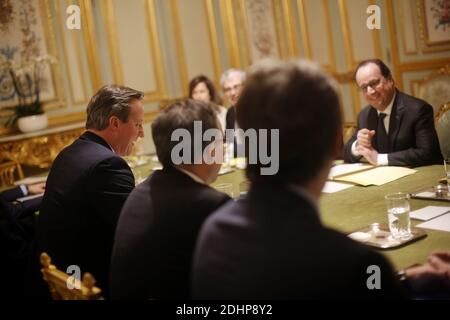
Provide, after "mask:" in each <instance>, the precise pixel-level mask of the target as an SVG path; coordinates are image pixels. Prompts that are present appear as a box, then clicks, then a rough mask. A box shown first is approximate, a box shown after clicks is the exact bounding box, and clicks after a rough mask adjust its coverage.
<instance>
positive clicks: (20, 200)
mask: <svg viewBox="0 0 450 320" xmlns="http://www.w3.org/2000/svg"><path fill="white" fill-rule="evenodd" d="M43 195H44V193H39V194H33V195H31V196H26V197H22V198H17V199H16V201H19V202H25V201H28V200H31V199H35V198H39V197H42V196H43Z"/></svg>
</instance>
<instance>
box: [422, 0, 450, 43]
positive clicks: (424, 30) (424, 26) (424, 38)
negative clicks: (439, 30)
mask: <svg viewBox="0 0 450 320" xmlns="http://www.w3.org/2000/svg"><path fill="white" fill-rule="evenodd" d="M424 1H425V0H417V15H418V17H419V26H420V39H421V44H422V51H423V52H439V51H447V50H450V40H448V41H443V42H436V43H430V42H429V41H428V39H427V34H428V28H427V24H426V17H425V15H426V13H425V2H424Z"/></svg>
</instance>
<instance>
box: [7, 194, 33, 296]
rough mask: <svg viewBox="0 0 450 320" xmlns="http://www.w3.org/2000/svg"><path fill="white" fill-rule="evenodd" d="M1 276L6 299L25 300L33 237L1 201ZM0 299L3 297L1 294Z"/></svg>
mask: <svg viewBox="0 0 450 320" xmlns="http://www.w3.org/2000/svg"><path fill="white" fill-rule="evenodd" d="M0 254H1V256H2V263H0V274H2V275H4V276H3V279H2V292H3V294H6V295H7V296H5V297H4V298H7V299H17V298H25V297H26V294H25V292H26V290H27V289H28V288H29V283H26V279H25V275H26V272H27V267H28V259H29V257H30V254H31V236H30V234H29V233H28V232H26V230H25V229H24V228H23V227H22V226H21V225H20V224H19V222H18V221H17V220H16V219H15V218H14V216H12V215H11V212H10V210H9V208H8V207H7V206H6V203H5V202H1V201H0ZM0 298H3V295H2V294H1V293H0Z"/></svg>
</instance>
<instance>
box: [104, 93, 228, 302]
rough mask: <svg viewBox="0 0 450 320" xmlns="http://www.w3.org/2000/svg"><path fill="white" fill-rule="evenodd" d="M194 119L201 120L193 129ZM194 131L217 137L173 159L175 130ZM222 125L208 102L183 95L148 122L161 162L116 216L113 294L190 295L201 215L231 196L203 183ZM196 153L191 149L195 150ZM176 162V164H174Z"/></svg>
mask: <svg viewBox="0 0 450 320" xmlns="http://www.w3.org/2000/svg"><path fill="white" fill-rule="evenodd" d="M194 121H201V124H202V130H201V132H196V133H194V132H195V129H194ZM177 129H178V130H184V131H185V132H189V136H190V138H187V139H188V141H189V144H191V143H192V145H194V144H195V139H194V137H195V134H202V135H203V133H204V132H205V131H207V130H208V129H217V130H218V133H219V134H218V137H219V141H217V140H216V141H214V142H209V141H208V142H203V145H199V146H198V147H199V148H201V150H199V151H201V152H200V153H199V155H200V157H199V158H196V157H195V155H193V156H192V157H189V159H190V160H189V161H187V162H188V163H185V162H182V163H179V161H174V159H173V152H174V151H175V149H174V148H175V145H176V143H177V142H175V141H173V138H172V137H173V135H172V134H173V133H174V132H175V130H177ZM220 130H221V125H220V123H219V121H218V119H217V117H216V114H215V111H214V109H213V106H211V105H210V104H208V103H206V102H201V101H194V100H187V101H183V102H179V103H176V104H173V105H171V106H169V107H168V108H166V109H164V110H163V111H162V112H161V113H160V114H159V115H158V117H157V118H156V120H155V121H154V122H153V123H152V135H153V139H154V141H155V146H156V153H157V155H158V158H159V160H160V161H161V163H162V164H163V169H162V170H157V171H155V172H154V173H153V174H152V175H151V176H150V177H149V178H148V179H147V180H145V181H144V182H142V183H141V184H140V185H138V186H137V187H136V189H134V190H133V192H132V193H131V194H130V196H129V197H128V199H127V201H126V203H125V205H124V207H123V209H122V213H121V215H120V219H119V223H118V226H117V230H116V235H115V241H114V249H113V257H112V262H111V271H112V274H111V293H112V297H113V298H115V299H168V298H181V299H186V298H189V297H190V295H189V292H190V271H191V264H192V255H193V250H194V245H195V242H196V240H197V234H198V231H199V229H200V226H201V225H202V223H203V221H204V220H205V218H206V217H207V216H208V215H209V214H210V213H211V212H213V211H214V210H216V209H217V208H218V207H220V206H221V205H222V204H224V203H225V202H226V201H228V200H229V199H230V198H229V197H228V196H227V195H225V194H223V193H220V192H218V191H216V190H215V189H213V188H211V187H209V186H208V184H210V183H211V182H213V181H214V180H215V179H216V177H217V174H218V172H219V169H220V166H221V164H220V163H214V162H213V163H210V164H208V162H207V161H205V159H204V158H203V157H202V155H203V154H204V152H205V153H208V154H210V152H211V154H215V152H216V151H219V152H222V149H223V141H222V139H223V136H222V133H221V131H220ZM194 152H195V151H194ZM177 163H179V164H177Z"/></svg>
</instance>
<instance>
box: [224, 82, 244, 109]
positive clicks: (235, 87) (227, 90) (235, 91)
mask: <svg viewBox="0 0 450 320" xmlns="http://www.w3.org/2000/svg"><path fill="white" fill-rule="evenodd" d="M241 91H242V80H241V77H240V75H238V74H235V75H233V76H232V77H231V78H229V79H228V80H226V81H225V82H224V84H223V92H224V94H225V98H227V100H228V102H229V103H230V104H231V105H232V106H235V105H236V103H237V102H238V100H239V96H240V94H241Z"/></svg>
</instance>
